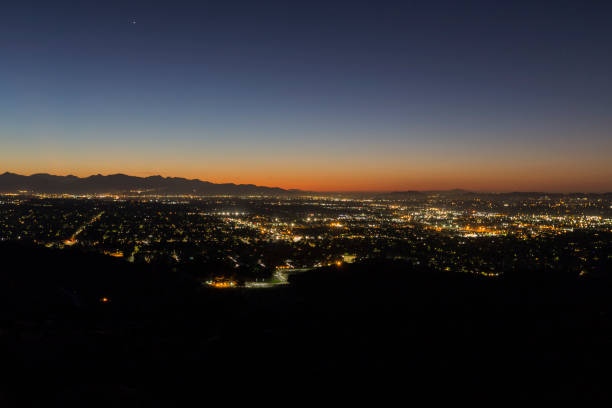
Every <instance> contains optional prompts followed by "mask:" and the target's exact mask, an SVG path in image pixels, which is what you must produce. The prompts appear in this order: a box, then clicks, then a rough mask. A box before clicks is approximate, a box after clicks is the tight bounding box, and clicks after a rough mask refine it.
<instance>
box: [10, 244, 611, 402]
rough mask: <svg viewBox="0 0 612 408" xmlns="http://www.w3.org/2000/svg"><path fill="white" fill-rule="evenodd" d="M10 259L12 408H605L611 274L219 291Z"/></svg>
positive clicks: (327, 277)
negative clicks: (357, 407) (303, 403)
mask: <svg viewBox="0 0 612 408" xmlns="http://www.w3.org/2000/svg"><path fill="white" fill-rule="evenodd" d="M0 257H1V259H2V261H3V268H2V272H1V274H0V294H1V303H0V307H1V310H0V316H1V322H0V323H1V324H0V346H1V350H2V356H1V358H2V361H3V368H4V369H3V378H2V384H3V386H2V389H1V392H0V402H3V406H11V405H18V403H22V404H21V406H24V405H25V406H31V405H34V406H43V405H44V406H51V405H58V404H60V405H63V406H84V401H85V402H86V403H85V405H87V406H173V405H175V404H176V403H177V402H178V401H186V400H188V399H191V398H196V399H197V401H200V402H203V401H207V398H208V397H209V396H210V395H213V394H215V393H217V392H220V390H223V389H229V390H243V389H245V388H251V387H256V388H257V389H258V390H259V392H260V393H261V392H264V391H265V390H268V391H269V392H274V390H276V389H279V388H282V389H285V387H289V388H290V389H293V390H296V391H297V392H301V393H306V394H308V395H313V394H315V393H318V392H323V390H325V389H328V388H333V389H334V390H335V391H336V392H340V391H342V390H347V391H348V390H349V388H347V389H344V388H343V386H342V384H343V383H345V382H348V383H350V384H352V385H351V388H350V390H351V391H350V392H351V393H353V394H352V395H354V396H355V397H357V396H358V395H357V394H355V393H360V392H379V391H384V395H388V394H389V393H391V394H393V393H398V394H402V395H406V393H409V394H410V395H411V398H416V397H417V396H418V395H423V396H427V397H428V398H432V397H433V398H435V397H436V396H440V397H441V396H447V397H452V398H459V397H462V396H468V397H471V398H480V397H495V398H504V399H505V398H508V397H514V398H517V397H518V398H524V399H531V398H533V397H544V398H555V399H566V398H580V399H602V398H608V397H610V387H609V380H610V375H609V374H607V372H608V371H609V370H608V367H609V366H610V363H612V356H611V350H612V349H611V347H610V346H611V345H612V320H611V316H612V314H611V313H612V303H611V300H610V296H609V293H611V292H610V288H611V287H610V281H609V280H607V279H606V278H605V275H602V274H600V275H599V278H597V279H583V278H576V277H570V276H564V277H559V276H552V275H545V274H538V275H537V276H530V277H525V276H515V277H507V278H503V279H488V278H481V277H474V276H471V275H460V274H452V273H445V274H441V273H434V272H432V271H427V270H415V269H414V268H413V267H411V266H408V265H406V264H404V263H399V262H389V261H378V262H370V263H364V264H355V265H344V266H342V267H340V268H336V267H333V268H326V269H320V270H315V271H312V272H308V273H304V274H301V275H294V276H293V277H292V283H291V285H290V286H288V287H283V288H278V289H270V290H267V289H264V290H246V289H238V290H226V291H224V290H209V289H205V288H202V287H201V286H200V285H199V283H198V282H194V281H192V280H191V279H190V278H188V277H183V276H180V275H178V274H177V273H173V272H171V271H167V270H163V269H155V268H153V267H150V266H148V265H145V266H136V265H132V264H129V263H126V262H123V261H119V260H115V259H112V258H110V257H102V256H99V255H94V254H83V253H80V252H75V251H56V250H50V249H46V248H41V247H30V246H23V245H17V244H2V245H0ZM104 298H106V299H108V301H106V302H105V301H103V299H104ZM356 386H358V387H357V389H356V388H355V387H356ZM32 389H35V390H36V392H31V390H32ZM262 390H264V391H262ZM270 390H271V391H270ZM258 395H260V394H258ZM296 395H301V394H296Z"/></svg>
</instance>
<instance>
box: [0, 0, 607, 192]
mask: <svg viewBox="0 0 612 408" xmlns="http://www.w3.org/2000/svg"><path fill="white" fill-rule="evenodd" d="M10 3H12V4H3V5H2V7H1V8H0V142H1V144H2V148H1V149H0V171H4V170H10V171H17V172H21V173H34V172H52V173H56V174H69V173H72V174H77V175H87V174H91V173H98V172H101V173H115V172H124V173H130V174H137V175H151V174H162V175H167V176H185V177H194V178H195V177H197V178H201V179H206V180H210V181H217V182H226V181H233V182H244V183H257V184H265V185H279V186H282V187H295V188H305V189H314V190H396V189H433V188H454V187H462V188H470V189H476V190H533V189H537V190H550V191H569V190H575V191H603V190H612V164H611V162H612V160H611V157H612V132H611V129H612V127H611V125H612V80H611V74H610V73H611V72H612V45H611V44H612V24H610V16H611V15H612V13H611V12H612V5H611V4H610V3H609V2H602V1H597V2H596V1H592V2H589V1H573V2H565V1H554V2H553V1H551V2H544V1H525V2H523V1H507V2H505V1H504V2H497V1H483V2H475V1H474V2H473V1H458V0H457V1H420V2H412V1H397V2H391V1H369V2H365V1H350V2H341V1H322V2H317V1H300V2H298V1H285V2H280V1H279V2H266V1H217V2H213V1H210V2H207V1H193V2H189V1H142V2H140V1H121V2H111V1H104V2H102V1H96V2H93V1H92V2H89V1H74V2H71V1H61V0H57V1H14V2H10ZM134 23H135V24H134Z"/></svg>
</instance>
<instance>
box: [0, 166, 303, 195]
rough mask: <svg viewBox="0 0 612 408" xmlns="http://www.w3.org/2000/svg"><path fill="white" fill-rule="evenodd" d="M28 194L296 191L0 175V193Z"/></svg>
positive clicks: (154, 179) (120, 177)
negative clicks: (20, 192) (19, 192)
mask: <svg viewBox="0 0 612 408" xmlns="http://www.w3.org/2000/svg"><path fill="white" fill-rule="evenodd" d="M18 191H28V192H33V193H49V194H63V193H66V194H97V193H127V192H144V193H157V194H196V195H291V194H296V193H299V190H285V189H282V188H278V187H263V186H256V185H253V184H234V183H223V184H216V183H210V182H208V181H201V180H198V179H193V180H190V179H186V178H180V177H162V176H151V177H134V176H128V175H125V174H112V175H108V176H103V175H100V174H98V175H95V176H89V177H83V178H81V177H76V176H54V175H51V174H33V175H31V176H22V175H19V174H14V173H8V172H7V173H4V174H0V192H3V193H15V192H18Z"/></svg>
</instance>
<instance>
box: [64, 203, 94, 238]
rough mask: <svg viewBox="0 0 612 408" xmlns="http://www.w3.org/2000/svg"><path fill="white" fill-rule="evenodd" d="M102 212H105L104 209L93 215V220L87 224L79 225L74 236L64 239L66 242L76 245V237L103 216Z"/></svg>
mask: <svg viewBox="0 0 612 408" xmlns="http://www.w3.org/2000/svg"><path fill="white" fill-rule="evenodd" d="M102 214H104V211H102V212H100V213H99V214H97V215H95V216H93V217H92V218H91V220H89V221H87V222H86V223H85V224H83V225H81V226H80V227H79V229H77V230H76V231H75V233H74V234H72V236H71V237H70V239H67V240H66V241H64V243H65V244H66V245H74V244H76V242H77V240H76V237H77V236H78V235H79V234H80V233H81V232H83V231H84V230H85V228H87V227H89V226H90V225H91V224H93V223H95V222H96V221H98V220H99V219H100V217H102Z"/></svg>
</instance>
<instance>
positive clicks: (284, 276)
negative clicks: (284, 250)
mask: <svg viewBox="0 0 612 408" xmlns="http://www.w3.org/2000/svg"><path fill="white" fill-rule="evenodd" d="M312 269H313V268H296V269H284V270H277V271H275V272H274V275H273V277H272V278H271V279H270V280H269V281H266V282H253V281H251V282H245V283H244V287H245V288H249V289H261V288H272V287H275V286H281V285H288V284H289V275H293V274H295V273H302V272H307V271H310V270H312Z"/></svg>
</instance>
